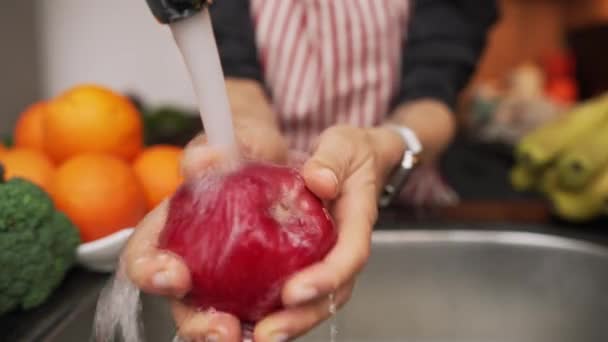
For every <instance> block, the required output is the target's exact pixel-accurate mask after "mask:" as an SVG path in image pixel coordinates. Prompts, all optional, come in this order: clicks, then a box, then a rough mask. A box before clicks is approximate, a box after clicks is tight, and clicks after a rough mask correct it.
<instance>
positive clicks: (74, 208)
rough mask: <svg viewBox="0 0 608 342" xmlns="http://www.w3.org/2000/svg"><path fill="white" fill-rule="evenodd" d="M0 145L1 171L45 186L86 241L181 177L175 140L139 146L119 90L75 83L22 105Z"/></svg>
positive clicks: (126, 219) (130, 218) (155, 199)
mask: <svg viewBox="0 0 608 342" xmlns="http://www.w3.org/2000/svg"><path fill="white" fill-rule="evenodd" d="M13 135H14V146H11V147H6V146H3V145H1V144H0V164H2V166H3V167H4V169H5V177H6V178H7V179H10V178H12V177H21V178H25V179H27V180H30V181H32V182H33V183H35V184H38V185H39V186H40V187H41V188H42V189H44V190H45V191H47V192H48V193H49V194H50V195H51V197H52V198H53V201H54V202H55V205H56V206H57V208H58V209H59V210H61V211H63V212H64V213H65V214H66V215H68V216H69V217H70V219H71V220H72V221H73V222H74V224H75V225H76V226H77V227H78V228H79V230H80V233H81V237H82V239H83V241H84V242H89V241H94V240H96V239H99V238H102V237H105V236H107V235H109V234H112V233H114V232H116V231H118V230H121V229H124V228H128V227H133V226H134V225H136V224H137V223H138V222H139V221H140V220H141V219H142V218H143V216H144V215H145V214H146V213H147V212H148V211H149V210H151V209H152V208H154V207H155V206H157V205H158V204H159V203H160V202H161V201H162V200H163V199H165V198H166V197H168V196H170V195H171V194H172V193H173V192H174V191H175V190H176V189H177V187H178V186H179V185H180V184H181V182H182V178H181V176H180V172H179V161H180V158H181V154H182V149H181V147H176V146H168V145H157V146H149V147H144V144H143V122H142V117H141V114H140V113H139V112H138V110H137V108H136V107H135V106H134V105H133V104H132V102H131V101H130V100H129V99H128V98H127V97H125V96H123V95H121V94H119V93H117V92H115V91H113V90H111V89H109V88H106V87H103V86H98V85H89V84H85V85H79V86H76V87H73V88H71V89H69V90H67V91H66V92H64V93H62V94H60V95H59V96H57V97H55V98H52V99H49V100H45V101H40V102H37V103H34V104H32V105H31V106H29V107H28V108H26V109H25V110H24V111H23V112H22V113H21V115H20V116H19V118H18V121H17V124H16V125H15V129H14V131H13Z"/></svg>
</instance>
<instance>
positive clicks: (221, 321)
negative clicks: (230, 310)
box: [171, 301, 242, 342]
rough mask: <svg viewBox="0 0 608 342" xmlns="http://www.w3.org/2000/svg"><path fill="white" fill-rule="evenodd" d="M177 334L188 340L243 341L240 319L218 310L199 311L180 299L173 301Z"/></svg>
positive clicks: (172, 306) (213, 341) (172, 307)
mask: <svg viewBox="0 0 608 342" xmlns="http://www.w3.org/2000/svg"><path fill="white" fill-rule="evenodd" d="M171 310H172V311H173V317H174V318H175V324H176V325H177V334H178V335H179V336H180V337H181V338H183V339H185V340H186V341H211V342H219V341H222V342H241V340H242V337H241V325H240V322H239V320H238V319H237V318H236V317H234V316H232V315H229V314H226V313H222V312H216V311H197V310H196V309H194V308H193V307H191V306H187V305H186V304H184V303H182V302H180V301H173V302H172V303H171Z"/></svg>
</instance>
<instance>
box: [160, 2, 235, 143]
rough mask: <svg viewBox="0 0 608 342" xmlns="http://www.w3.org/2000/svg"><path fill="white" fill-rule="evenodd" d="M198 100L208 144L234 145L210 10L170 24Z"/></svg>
mask: <svg viewBox="0 0 608 342" xmlns="http://www.w3.org/2000/svg"><path fill="white" fill-rule="evenodd" d="M170 27H171V32H172V33H173V37H174V38H175V42H176V44H177V47H178V48H179V51H180V52H181V55H182V58H183V60H184V63H185V64H186V67H187V69H188V72H189V74H190V80H191V82H192V86H193V88H194V91H195V93H196V97H197V99H198V104H199V110H200V113H201V119H202V120H203V126H204V128H205V134H206V135H207V139H208V141H209V144H212V145H217V146H225V147H230V146H233V145H234V142H235V138H234V129H233V126H232V113H231V111H230V104H229V102H228V94H227V93H226V86H225V83H224V74H223V71H222V65H221V63H220V58H219V53H218V50H217V45H216V42H215V37H214V35H213V27H212V25H211V16H210V15H209V10H208V9H207V8H204V9H203V10H201V11H200V12H199V13H197V14H195V15H193V16H192V17H190V18H187V19H183V20H179V21H177V22H175V23H172V24H170Z"/></svg>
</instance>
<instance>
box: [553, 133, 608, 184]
mask: <svg viewBox="0 0 608 342" xmlns="http://www.w3.org/2000/svg"><path fill="white" fill-rule="evenodd" d="M607 165H608V124H606V123H605V124H603V125H602V126H601V127H599V128H597V129H595V130H594V131H593V132H592V133H590V134H589V135H588V136H586V137H583V138H581V141H580V142H577V143H575V144H573V145H572V146H569V147H568V148H567V149H566V151H565V152H564V154H563V157H561V158H560V160H559V161H558V163H557V169H558V173H559V184H560V186H562V187H564V188H566V189H569V190H573V191H574V190H577V189H582V188H584V187H585V186H586V185H587V184H589V183H590V182H591V181H592V180H593V178H594V177H595V176H597V174H598V173H599V172H600V171H601V170H602V169H604V168H605V167H606V166H607Z"/></svg>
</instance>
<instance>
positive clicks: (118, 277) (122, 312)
mask: <svg viewBox="0 0 608 342" xmlns="http://www.w3.org/2000/svg"><path fill="white" fill-rule="evenodd" d="M116 337H121V339H122V341H128V342H144V339H143V323H142V321H141V299H140V290H139V289H138V288H137V287H136V286H135V285H134V284H133V283H132V282H131V281H130V280H129V279H128V277H127V276H126V274H125V272H124V271H123V268H119V270H118V271H117V272H116V274H115V275H114V276H113V277H112V279H110V281H108V283H107V284H106V286H105V287H104V288H103V290H102V291H101V293H100V295H99V299H98V300H97V310H96V312H95V320H94V327H93V341H94V342H112V341H114V339H115V338H116Z"/></svg>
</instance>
